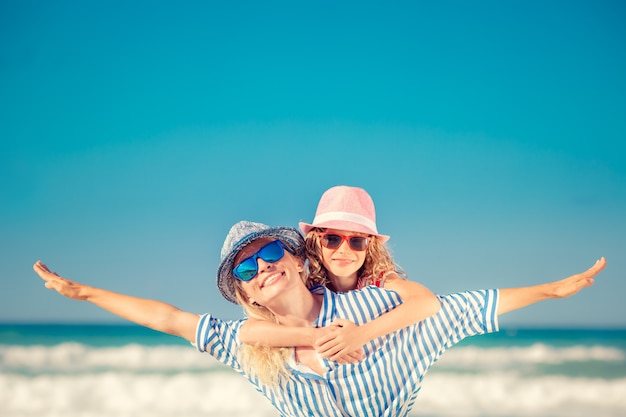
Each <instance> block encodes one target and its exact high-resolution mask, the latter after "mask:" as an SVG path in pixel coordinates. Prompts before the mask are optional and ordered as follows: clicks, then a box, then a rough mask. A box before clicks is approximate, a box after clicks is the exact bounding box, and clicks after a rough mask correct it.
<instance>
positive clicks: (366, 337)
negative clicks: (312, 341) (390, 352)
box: [316, 273, 441, 360]
mask: <svg viewBox="0 0 626 417" xmlns="http://www.w3.org/2000/svg"><path fill="white" fill-rule="evenodd" d="M384 287H385V289H388V290H393V291H395V292H397V293H398V295H399V296H400V298H402V304H401V305H399V306H398V307H396V308H394V309H393V310H391V311H389V312H388V313H385V314H383V315H381V316H379V317H378V318H376V319H375V320H372V321H369V322H367V323H364V324H362V325H360V326H357V325H355V324H353V323H351V322H350V321H347V320H337V321H335V322H334V325H335V326H336V327H335V331H333V332H331V333H329V334H328V335H326V336H324V337H322V338H320V339H318V341H317V343H316V347H317V350H318V352H319V353H320V354H321V355H322V356H323V357H325V358H329V359H330V360H337V359H338V358H340V357H342V355H344V354H346V353H348V352H351V351H354V350H355V349H357V348H361V347H362V346H363V345H364V344H365V343H367V342H369V341H371V340H374V339H376V338H377V337H381V336H384V335H386V334H389V333H392V332H394V331H396V330H399V329H402V328H404V327H407V326H410V325H411V324H413V323H417V322H418V321H422V320H424V319H426V318H428V317H430V316H432V315H434V314H436V313H437V312H438V311H439V308H440V307H441V306H440V304H439V300H438V299H437V297H436V296H435V295H434V294H433V293H432V292H431V291H430V290H429V289H428V288H426V287H425V286H423V285H421V284H418V283H416V282H412V281H409V280H406V279H402V278H400V277H399V276H398V275H397V274H395V273H394V274H391V275H389V276H388V277H387V279H386V280H385V283H384Z"/></svg>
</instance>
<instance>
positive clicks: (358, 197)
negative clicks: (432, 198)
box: [240, 186, 440, 362]
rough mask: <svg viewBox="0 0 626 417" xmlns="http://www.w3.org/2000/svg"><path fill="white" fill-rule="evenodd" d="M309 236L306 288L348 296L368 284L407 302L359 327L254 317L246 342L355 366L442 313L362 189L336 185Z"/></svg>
mask: <svg viewBox="0 0 626 417" xmlns="http://www.w3.org/2000/svg"><path fill="white" fill-rule="evenodd" d="M300 230H302V232H303V233H304V234H305V236H306V239H305V241H306V255H307V259H308V261H309V282H308V286H309V287H313V286H315V285H325V286H327V287H328V288H329V289H331V290H333V291H335V292H347V291H351V290H357V289H361V288H364V287H366V286H368V285H375V286H377V287H381V288H385V289H389V290H393V291H395V292H397V293H398V295H399V296H400V297H401V298H402V301H403V304H402V305H400V306H399V307H397V308H395V309H394V310H392V311H390V312H389V313H386V314H383V315H382V316H380V317H379V318H377V319H376V320H374V321H371V322H368V323H367V324H364V325H362V326H360V327H357V326H355V325H354V324H352V323H351V322H349V321H345V320H338V321H336V322H335V323H334V326H332V327H331V328H330V329H329V328H325V329H307V328H286V327H284V326H281V325H278V324H275V323H271V322H268V321H264V320H258V319H255V318H250V320H248V322H247V323H245V324H244V326H243V328H242V331H241V333H240V337H241V341H242V342H244V343H247V344H262V345H267V346H275V347H283V346H300V347H308V346H311V347H315V348H316V350H317V351H318V353H319V354H320V355H321V356H322V357H324V358H328V359H330V360H335V361H339V362H354V361H356V360H358V359H360V348H361V346H363V345H364V344H365V343H367V342H369V341H371V340H374V339H376V338H378V337H380V336H383V335H386V334H388V333H391V332H393V331H395V330H398V329H401V328H404V327H406V326H409V325H411V324H413V323H416V322H418V321H421V320H423V319H425V318H427V317H430V316H432V315H433V314H435V313H437V311H439V307H440V305H439V301H438V299H437V297H436V296H435V295H434V294H433V293H432V292H431V291H430V290H428V289H427V288H426V287H424V286H422V285H420V284H418V283H416V282H412V281H409V280H407V279H405V277H404V274H403V273H402V272H401V271H399V270H398V268H397V267H396V265H395V263H394V262H393V259H392V257H391V254H390V253H389V250H388V249H387V247H386V246H385V242H386V241H387V240H389V236H385V235H382V234H379V233H378V230H377V228H376V211H375V208H374V202H373V201H372V198H371V197H370V196H369V194H368V193H367V192H366V191H365V190H363V189H362V188H356V187H348V186H337V187H332V188H330V189H328V190H327V191H326V192H325V193H324V194H323V195H322V198H321V199H320V202H319V204H318V206H317V211H316V214H315V218H314V220H313V223H311V224H309V223H304V222H301V223H300Z"/></svg>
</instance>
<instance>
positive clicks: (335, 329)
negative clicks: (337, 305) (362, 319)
mask: <svg viewBox="0 0 626 417" xmlns="http://www.w3.org/2000/svg"><path fill="white" fill-rule="evenodd" d="M325 330H326V335H324V336H322V337H320V338H319V339H318V340H317V341H316V342H315V350H316V351H317V353H319V354H320V356H321V357H323V358H326V359H329V360H331V361H335V362H339V363H342V364H344V363H356V362H358V361H360V360H362V359H363V355H364V352H363V344H364V342H363V340H362V338H361V332H360V331H359V326H357V325H356V324H354V323H352V322H351V321H349V320H345V319H337V320H335V321H334V322H333V323H332V324H331V325H330V326H328V327H327V328H325Z"/></svg>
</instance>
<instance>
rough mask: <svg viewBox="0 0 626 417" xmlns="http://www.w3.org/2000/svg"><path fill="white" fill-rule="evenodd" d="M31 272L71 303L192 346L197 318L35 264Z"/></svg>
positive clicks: (164, 305)
mask: <svg viewBox="0 0 626 417" xmlns="http://www.w3.org/2000/svg"><path fill="white" fill-rule="evenodd" d="M33 269H34V270H35V272H36V273H37V275H39V276H40V277H41V278H42V279H43V280H44V281H45V282H46V284H45V285H46V288H49V289H51V290H56V291H57V292H58V293H59V294H61V295H63V296H65V297H68V298H71V299H73V300H82V301H89V302H90V303H93V304H95V305H97V306H98V307H100V308H102V309H104V310H107V311H109V312H111V313H113V314H115V315H117V316H120V317H122V318H125V319H127V320H130V321H132V322H135V323H137V324H140V325H142V326H145V327H149V328H151V329H154V330H158V331H160V332H163V333H169V334H172V335H175V336H180V337H182V338H184V339H187V340H188V341H190V342H192V343H193V342H195V336H196V325H197V323H198V320H199V317H198V315H197V314H193V313H188V312H185V311H182V310H180V309H178V308H176V307H174V306H172V305H170V304H167V303H163V302H161V301H155V300H149V299H145V298H138V297H133V296H130V295H124V294H119V293H116V292H112V291H108V290H104V289H101V288H96V287H90V286H88V285H84V284H81V283H79V282H76V281H70V280H69V279H66V278H63V277H61V276H59V275H58V274H57V273H56V272H51V271H50V270H49V269H48V267H47V266H46V265H44V264H43V263H41V261H37V262H36V263H35V264H34V265H33Z"/></svg>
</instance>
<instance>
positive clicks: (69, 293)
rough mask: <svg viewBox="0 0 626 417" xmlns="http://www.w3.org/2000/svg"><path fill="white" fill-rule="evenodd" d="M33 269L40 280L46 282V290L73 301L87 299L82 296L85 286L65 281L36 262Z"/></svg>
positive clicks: (39, 262)
mask: <svg viewBox="0 0 626 417" xmlns="http://www.w3.org/2000/svg"><path fill="white" fill-rule="evenodd" d="M33 269H34V270H35V272H36V273H37V275H39V276H40V277H41V279H43V280H44V281H46V284H45V285H46V288H49V289H51V290H56V291H57V292H58V293H59V294H61V295H64V296H65V297H68V298H72V299H74V300H86V299H87V297H86V296H85V295H83V293H84V291H83V290H84V289H85V288H86V286H85V285H83V284H80V283H78V282H74V281H70V280H69V279H65V278H63V277H61V276H59V274H57V273H56V272H51V271H50V270H49V269H48V267H47V266H46V265H44V264H43V263H41V261H37V262H36V263H35V265H33Z"/></svg>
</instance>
